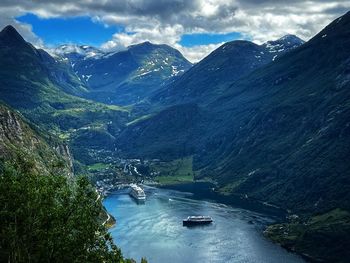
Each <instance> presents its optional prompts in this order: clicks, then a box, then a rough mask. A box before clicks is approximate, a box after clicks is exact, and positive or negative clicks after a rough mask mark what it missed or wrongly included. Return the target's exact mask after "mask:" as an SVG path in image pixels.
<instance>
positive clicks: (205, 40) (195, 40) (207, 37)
mask: <svg viewBox="0 0 350 263" xmlns="http://www.w3.org/2000/svg"><path fill="white" fill-rule="evenodd" d="M237 39H242V35H241V34H240V33H238V32H232V33H227V34H209V33H201V34H185V35H183V36H182V37H181V40H180V44H181V45H182V46H185V47H193V46H197V45H208V44H218V43H221V42H228V41H232V40H237Z"/></svg>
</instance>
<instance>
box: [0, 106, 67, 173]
mask: <svg viewBox="0 0 350 263" xmlns="http://www.w3.org/2000/svg"><path fill="white" fill-rule="evenodd" d="M49 143H51V144H55V145H56V146H55V147H52V146H51V145H50V144H49ZM18 159H20V160H26V161H29V162H32V163H33V164H34V167H35V170H36V171H37V172H38V173H42V174H49V173H55V172H60V173H65V174H66V175H67V176H71V175H72V157H71V155H70V151H69V148H68V146H67V145H62V144H60V143H59V142H58V141H54V140H52V139H50V138H44V136H43V135H41V134H40V132H39V131H38V130H37V128H36V127H34V126H31V124H29V123H27V122H26V121H24V120H23V117H22V116H21V115H20V114H19V113H17V112H15V111H14V110H11V109H10V108H8V107H6V106H4V105H1V104H0V161H4V160H18Z"/></svg>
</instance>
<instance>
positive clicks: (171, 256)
mask: <svg viewBox="0 0 350 263" xmlns="http://www.w3.org/2000/svg"><path fill="white" fill-rule="evenodd" d="M146 195H147V200H146V202H145V203H144V204H137V203H136V202H135V201H134V200H133V199H132V198H131V197H130V196H129V195H128V194H127V190H119V191H116V192H114V193H112V194H111V195H109V196H108V197H106V199H105V200H104V205H105V207H106V208H107V210H108V212H109V213H111V214H112V215H113V216H114V217H115V218H116V220H117V224H116V226H114V227H113V228H112V229H110V232H111V234H112V236H113V238H114V240H115V242H116V244H117V245H118V246H119V247H120V248H121V249H122V251H123V254H124V256H126V257H131V258H134V259H136V260H138V261H139V260H140V258H141V257H146V258H147V259H148V260H149V262H153V263H160V262H162V263H163V262H167V263H172V262H174V263H175V262H176V263H178V262H183V263H186V262H192V263H196V262H238V263H241V262H242V263H243V262H244V263H256V262H259V263H300V262H304V261H303V260H302V259H301V258H300V257H299V256H297V255H295V254H292V253H289V252H287V251H286V250H284V249H282V248H281V247H279V246H277V245H275V244H273V243H271V242H270V241H269V240H267V239H265V238H264V236H263V235H262V231H263V229H264V227H265V226H266V225H267V224H269V223H271V222H273V220H274V219H273V218H271V217H270V216H266V215H262V214H259V213H256V212H252V211H248V210H244V209H241V208H235V207H231V206H226V205H223V204H218V203H215V202H210V201H205V200H196V199H194V198H192V195H191V194H190V193H185V192H179V191H174V190H165V189H158V188H146ZM188 215H210V216H211V217H212V218H213V220H214V223H213V224H212V225H208V226H199V227H192V228H187V227H183V226H182V219H183V218H185V217H187V216H188Z"/></svg>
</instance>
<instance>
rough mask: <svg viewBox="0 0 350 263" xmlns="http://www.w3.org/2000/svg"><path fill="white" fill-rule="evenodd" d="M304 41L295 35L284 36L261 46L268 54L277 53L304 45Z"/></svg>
mask: <svg viewBox="0 0 350 263" xmlns="http://www.w3.org/2000/svg"><path fill="white" fill-rule="evenodd" d="M304 43H305V41H304V40H302V39H301V38H299V37H297V36H295V35H291V34H288V35H285V36H283V37H281V38H279V39H277V40H272V41H267V42H266V43H264V44H263V45H262V46H263V47H265V48H266V49H267V50H268V52H270V53H279V52H282V51H283V52H284V51H288V50H291V49H294V48H297V47H299V46H301V45H302V44H304Z"/></svg>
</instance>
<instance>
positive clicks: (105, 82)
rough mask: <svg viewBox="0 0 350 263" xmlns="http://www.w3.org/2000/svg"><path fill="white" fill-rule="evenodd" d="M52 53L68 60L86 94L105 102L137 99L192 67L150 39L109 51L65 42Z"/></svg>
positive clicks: (178, 55) (122, 101) (164, 46)
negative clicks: (120, 49)
mask: <svg viewBox="0 0 350 263" xmlns="http://www.w3.org/2000/svg"><path fill="white" fill-rule="evenodd" d="M55 53H56V54H59V55H61V56H64V57H65V58H66V59H68V60H69V61H70V62H71V64H72V67H73V69H74V71H75V72H76V74H77V75H78V76H79V77H80V79H81V80H82V81H83V82H84V83H85V84H86V85H87V87H88V88H89V91H90V92H89V93H88V94H87V95H86V96H87V98H90V99H93V100H97V101H101V102H104V103H108V104H118V105H128V104H132V103H136V102H139V101H141V100H143V99H144V98H146V97H147V96H148V95H149V94H151V93H152V92H154V91H155V90H158V89H159V87H160V86H161V85H162V84H164V83H165V82H167V81H170V80H171V79H172V78H173V77H175V76H177V75H179V74H181V73H183V72H184V71H185V70H187V69H188V68H190V67H191V63H190V62H188V61H187V60H186V59H185V58H184V57H183V56H182V54H181V53H180V52H179V51H177V50H176V49H174V48H171V47H169V46H167V45H155V44H151V43H150V42H144V43H141V44H138V45H133V46H130V47H128V49H127V50H125V51H120V52H111V53H103V52H102V51H100V50H98V49H95V48H93V47H89V46H68V45H64V46H61V47H59V48H58V49H56V51H55Z"/></svg>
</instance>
